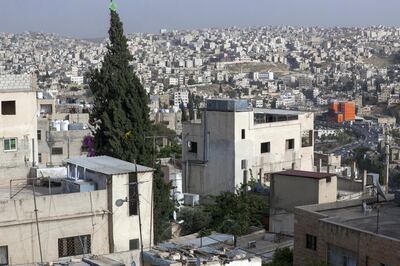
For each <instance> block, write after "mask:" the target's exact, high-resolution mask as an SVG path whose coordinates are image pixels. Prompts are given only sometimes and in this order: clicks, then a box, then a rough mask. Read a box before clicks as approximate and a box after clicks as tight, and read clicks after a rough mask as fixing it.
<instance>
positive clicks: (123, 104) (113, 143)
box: [90, 5, 175, 243]
mask: <svg viewBox="0 0 400 266" xmlns="http://www.w3.org/2000/svg"><path fill="white" fill-rule="evenodd" d="M110 10H111V27H110V29H109V31H108V32H109V38H110V43H109V45H108V47H107V48H108V52H107V54H106V55H105V57H104V61H103V65H102V67H101V69H100V70H93V71H92V72H91V73H90V89H91V91H92V94H93V110H92V112H91V114H90V124H91V125H92V126H93V136H94V150H95V154H96V155H109V156H113V157H116V158H119V159H122V160H125V161H129V162H133V160H135V159H136V161H137V162H138V163H140V164H144V165H146V166H153V165H154V162H153V161H152V144H151V142H150V141H146V136H152V135H153V134H154V133H153V130H154V129H153V126H152V124H151V123H150V119H149V108H148V106H147V104H148V96H147V94H146V91H145V90H144V89H143V86H142V85H141V83H140V81H139V79H138V78H137V76H136V75H135V74H134V71H133V67H132V66H131V65H130V62H131V61H132V59H133V58H132V56H131V54H130V53H129V50H128V45H127V39H126V37H125V36H124V32H123V27H122V23H121V21H120V19H119V16H118V13H117V12H116V11H115V5H113V6H112V8H110ZM155 168H156V171H155V173H154V179H153V189H154V193H153V194H154V210H153V211H154V231H155V233H154V240H155V242H156V243H158V242H159V241H162V240H164V239H165V238H168V236H169V235H168V230H166V228H168V227H169V218H170V216H171V214H172V212H173V210H174V209H175V204H174V202H173V201H171V199H170V190H171V184H167V183H165V182H164V180H163V177H162V172H161V170H160V167H159V166H156V167H155Z"/></svg>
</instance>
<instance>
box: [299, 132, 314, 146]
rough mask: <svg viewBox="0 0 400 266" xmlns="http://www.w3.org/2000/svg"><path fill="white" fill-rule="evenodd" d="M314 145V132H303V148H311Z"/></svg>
mask: <svg viewBox="0 0 400 266" xmlns="http://www.w3.org/2000/svg"><path fill="white" fill-rule="evenodd" d="M312 145H313V131H312V130H306V131H303V132H301V147H311V146H312Z"/></svg>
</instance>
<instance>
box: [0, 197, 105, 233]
mask: <svg viewBox="0 0 400 266" xmlns="http://www.w3.org/2000/svg"><path fill="white" fill-rule="evenodd" d="M36 202H37V209H38V217H39V221H48V220H64V219H71V218H77V217H85V216H91V215H96V214H97V215H104V213H106V211H107V191H106V190H97V191H92V192H83V193H68V194H57V195H46V196H37V197H36ZM34 222H35V213H34V202H33V194H32V197H31V198H24V199H11V200H3V201H0V227H2V226H11V225H15V224H23V223H34Z"/></svg>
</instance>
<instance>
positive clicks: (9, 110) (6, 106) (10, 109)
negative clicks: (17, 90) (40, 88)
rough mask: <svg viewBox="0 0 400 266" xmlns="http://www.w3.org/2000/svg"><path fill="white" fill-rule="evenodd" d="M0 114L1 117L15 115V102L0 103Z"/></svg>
mask: <svg viewBox="0 0 400 266" xmlns="http://www.w3.org/2000/svg"><path fill="white" fill-rule="evenodd" d="M1 114H2V115H15V114H16V108H15V101H2V102H1Z"/></svg>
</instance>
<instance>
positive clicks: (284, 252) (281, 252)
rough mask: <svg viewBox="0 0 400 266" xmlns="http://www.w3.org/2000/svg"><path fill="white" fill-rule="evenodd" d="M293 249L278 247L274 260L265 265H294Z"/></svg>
mask: <svg viewBox="0 0 400 266" xmlns="http://www.w3.org/2000/svg"><path fill="white" fill-rule="evenodd" d="M292 265H293V251H292V250H291V249H290V248H288V247H286V248H282V249H277V250H276V251H275V253H274V255H273V257H272V262H270V263H267V264H264V266H292Z"/></svg>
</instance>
